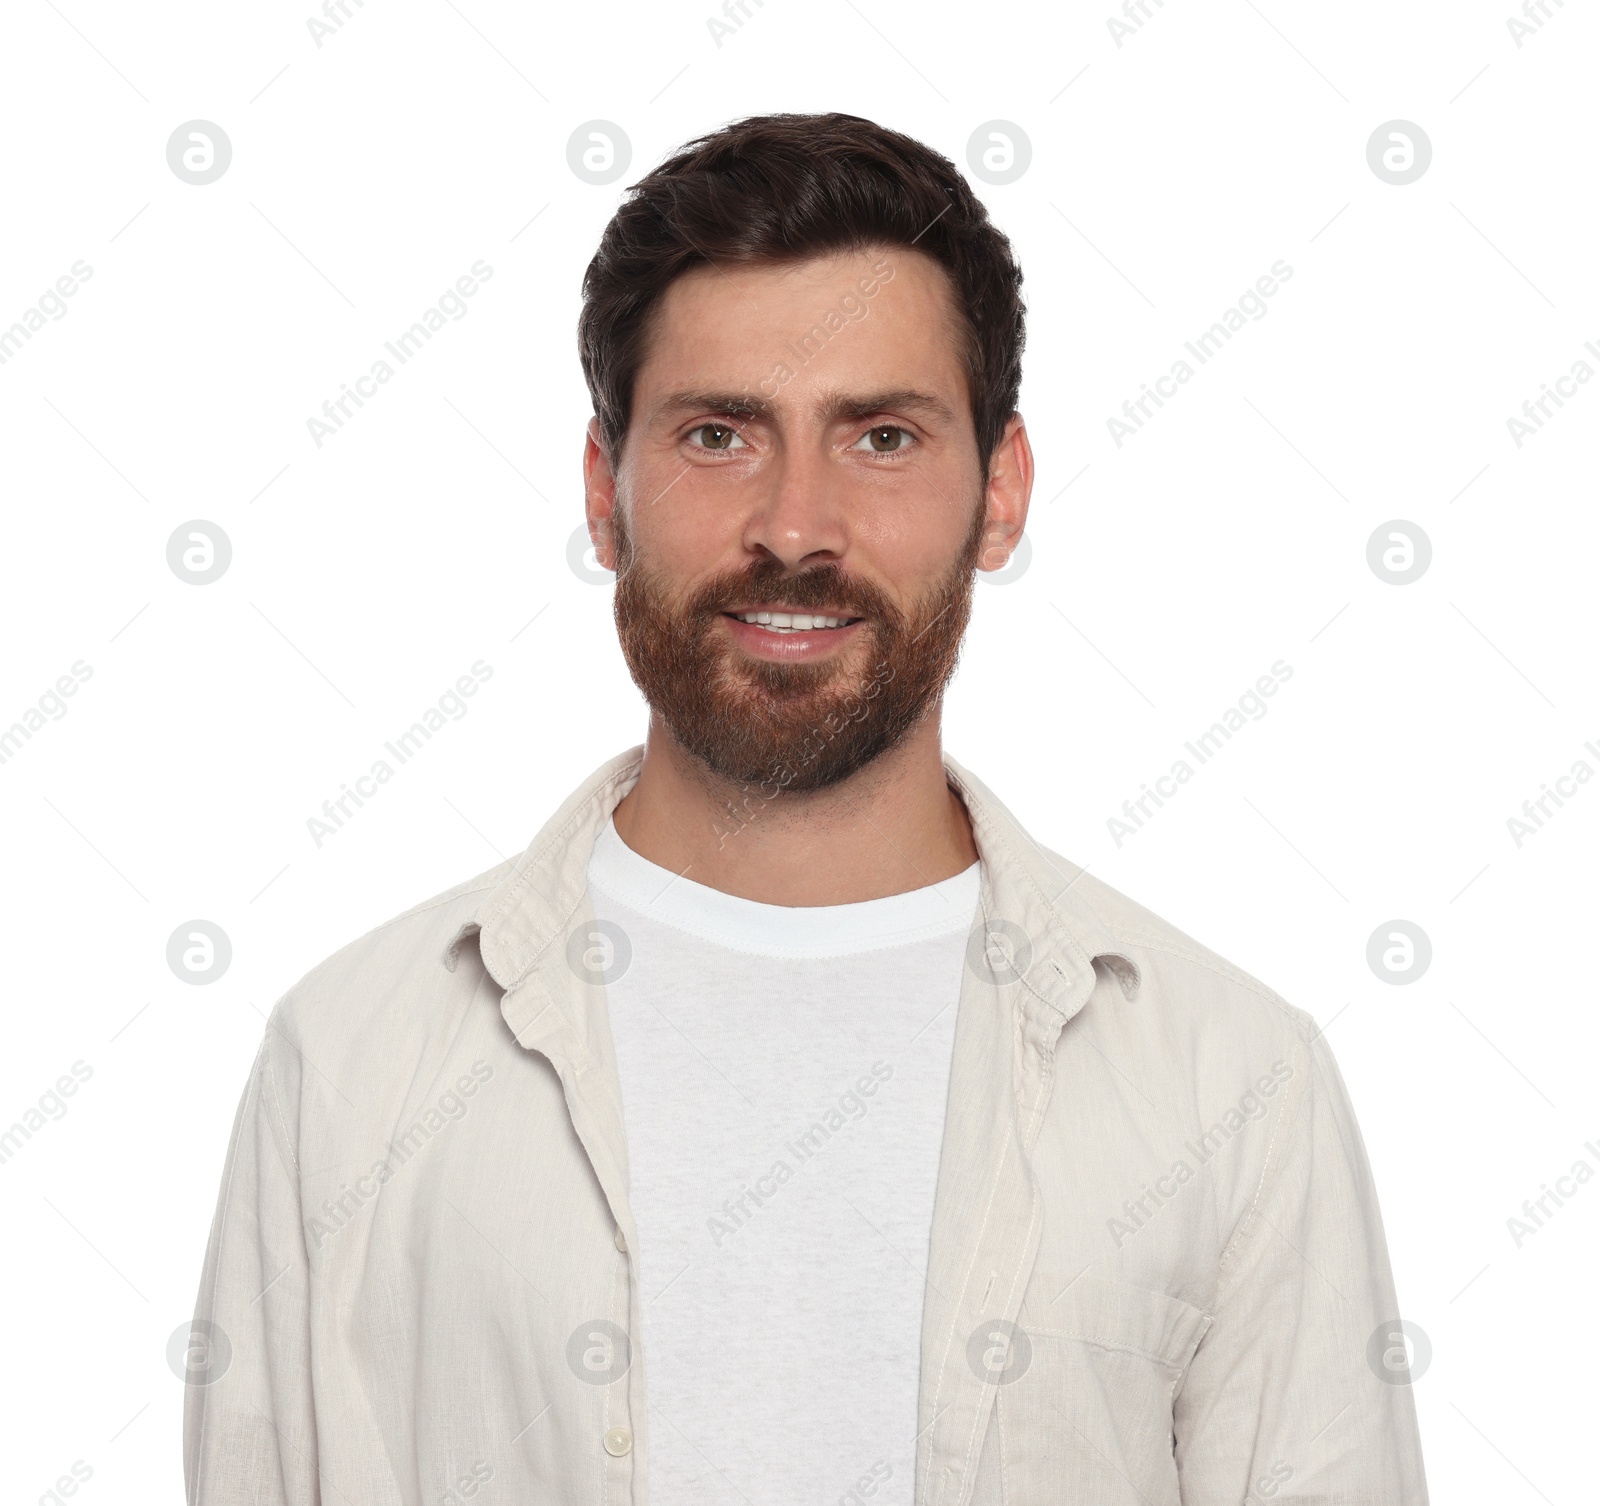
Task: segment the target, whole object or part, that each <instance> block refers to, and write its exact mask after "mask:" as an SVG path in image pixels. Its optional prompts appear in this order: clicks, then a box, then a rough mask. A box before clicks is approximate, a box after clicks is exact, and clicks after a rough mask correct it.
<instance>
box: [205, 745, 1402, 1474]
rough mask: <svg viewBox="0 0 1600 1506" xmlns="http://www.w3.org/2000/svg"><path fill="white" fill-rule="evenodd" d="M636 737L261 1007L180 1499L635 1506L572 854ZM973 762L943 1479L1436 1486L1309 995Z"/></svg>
mask: <svg viewBox="0 0 1600 1506" xmlns="http://www.w3.org/2000/svg"><path fill="white" fill-rule="evenodd" d="M639 759H640V752H639V750H638V749H634V750H633V751H631V752H630V753H627V754H625V755H623V756H622V757H620V758H617V759H614V760H613V761H612V762H610V763H608V764H607V765H605V766H604V767H603V768H602V769H600V770H599V771H598V772H597V773H596V774H595V775H594V776H593V777H592V778H591V779H590V780H589V781H587V782H586V783H585V784H584V786H583V787H582V788H581V789H579V790H578V791H577V792H576V793H575V794H574V795H573V796H572V797H571V798H570V799H569V800H568V801H567V803H566V804H565V805H564V806H562V808H561V809H560V810H559V811H558V812H557V813H556V814H555V816H554V817H552V818H551V820H550V821H549V823H548V824H547V825H546V826H545V828H544V830H543V831H541V832H540V833H539V835H538V836H537V837H536V838H535V839H534V840H533V842H532V844H531V845H530V846H529V848H528V850H527V851H526V852H525V853H524V854H523V855H522V856H521V857H520V858H518V859H516V860H514V861H512V862H508V863H505V864H503V865H501V866H500V867H498V868H495V869H493V870H491V871H490V872H488V873H486V874H484V875H482V876H481V877H479V878H477V879H474V880H471V881H469V882H468V883H466V884H463V885H460V886H459V887H457V888H455V889H452V890H450V891H448V892H447V893H445V894H442V895H440V896H438V897H437V898H435V899H432V900H429V901H428V902H427V903H426V904H423V905H420V906H418V907H417V908H416V909H414V910H411V911H408V912H407V913H406V914H404V915H402V916H400V917H398V918H397V919H395V920H392V921H390V922H388V923H387V924H386V925H383V926H380V927H378V928H377V929H376V930H374V931H372V932H370V933H368V934H367V935H366V936H364V937H362V938H361V939H360V940H358V941H355V942H352V943H351V944H350V945H349V946H347V947H345V948H344V949H343V950H341V951H339V952H336V953H335V954H334V955H333V956H332V957H330V958H328V959H327V960H326V961H325V962H323V963H321V964H319V965H318V966H317V967H316V968H314V969H313V970H312V971H311V972H310V973H309V974H308V975H307V976H306V977H305V978H304V979H303V980H301V982H300V983H298V984H296V985H295V986H294V987H293V988H292V989H290V990H289V992H288V993H287V994H286V995H285V996H284V997H283V999H282V1000H281V1001H280V1002H279V1004H278V1005H277V1007H276V1009H275V1010H274V1011H273V1014H272V1017H271V1021H270V1023H269V1026H268V1029H267V1031H266V1035H265V1038H264V1040H263V1042H262V1046H261V1050H260V1053H259V1054H258V1056H257V1058H256V1063H255V1067H254V1069H253V1071H252V1073H251V1077H250V1081H249V1083H248V1085H247V1086H246V1089H245V1093H244V1097H243V1100H242V1102H241V1103H240V1106H239V1112H238V1116H237V1118H236V1120H235V1124H234V1130H233V1137H232V1141H231V1143H230V1146H229V1149H228V1156H227V1164H226V1167H225V1169H224V1173H223V1179H222V1191H221V1196H220V1198H219V1201H218V1206H217V1214H216V1219H215V1222H214V1224H213V1227H212V1232H211V1240H210V1244H209V1248H208V1250H207V1255H206V1263H205V1270H204V1273H203V1276H202V1279H201V1286H200V1296H199V1302H198V1306H197V1311H196V1320H195V1322H196V1329H197V1332H196V1335H195V1340H194V1342H193V1344H192V1345H191V1350H190V1358H189V1365H190V1369H189V1388H188V1395H187V1407H186V1413H185V1427H184V1453H185V1468H186V1474H187V1478H188V1488H189V1499H190V1501H191V1503H198V1506H267V1503H271V1506H277V1503H283V1506H289V1503H295V1506H305V1503H325V1506H332V1503H336V1502H345V1503H349V1506H379V1503H382V1506H430V1503H435V1502H438V1503H446V1506H458V1503H464V1502H466V1501H468V1500H472V1501H474V1503H475V1506H476V1501H477V1498H478V1497H480V1496H481V1497H482V1502H483V1506H513V1503H515V1506H523V1503H525V1502H560V1503H563V1506H619V1503H624V1502H626V1503H631V1506H644V1503H645V1500H646V1492H645V1480H646V1463H645V1461H646V1458H647V1451H648V1443H649V1437H650V1427H651V1424H652V1422H654V1421H656V1416H655V1414H652V1412H651V1411H650V1404H649V1392H648V1369H649V1356H648V1355H647V1354H645V1353H644V1352H643V1351H642V1347H641V1346H640V1345H639V1344H638V1343H637V1342H632V1341H630V1338H629V1336H630V1335H637V1334H638V1333H639V1332H640V1330H641V1326H642V1325H641V1321H640V1311H641V1301H642V1294H641V1291H640V1289H639V1283H638V1280H637V1272H636V1268H635V1263H634V1261H633V1260H632V1258H631V1256H630V1253H629V1249H630V1243H631V1242H632V1240H633V1235H634V1228H633V1220H632V1216H631V1214H630V1211H629V1206H628V1196H627V1189H628V1147H627V1143H626V1138H625V1136H624V1133H623V1127H622V1125H623V1121H622V1110H621V1104H620V1093H619V1087H618V1078H617V1069H616V1063H615V1059H614V1055H613V1051H612V1045H611V1037H610V1031H609V1028H608V1024H607V1013H606V996H605V983H604V979H605V971H606V968H607V967H608V966H609V965H611V964H610V962H609V960H608V955H609V954H608V948H607V947H606V945H605V942H604V939H603V938H602V937H598V936H597V934H596V932H595V929H594V923H593V917H592V915H591V914H590V912H589V908H588V901H587V898H586V882H585V875H586V867H587V862H588V857H589V852H590V849H591V848H592V846H593V844H594V840H595V837H596V835H597V834H598V832H599V831H600V829H601V827H602V826H603V825H604V823H605V822H606V820H607V819H608V817H609V816H610V813H611V811H612V809H613V807H614V806H615V805H616V804H617V802H618V801H619V800H620V799H621V798H622V797H623V795H624V794H626V793H627V791H628V790H629V789H630V788H631V787H632V784H633V782H634V781H635V780H636V779H637V777H638V770H639ZM947 771H948V774H949V777H950V781H951V784H952V786H953V787H954V788H955V790H956V792H957V793H958V794H959V795H960V796H961V798H962V799H963V801H964V802H965V804H966V808H967V811H968V814H969V816H970V818H971V821H972V827H973V835H974V839H975V841H976V843H977V847H978V852H979V856H980V858H981V859H982V862H983V886H982V890H981V893H980V900H979V911H980V921H979V923H978V924H976V925H975V926H974V929H973V935H972V939H971V942H970V944H969V947H968V952H967V963H968V965H967V970H966V976H965V979H964V982H963V988H962V993H961V998H960V1003H959V1005H958V1009H957V1018H956V1030H955V1046H954V1057H953V1061H952V1065H951V1080H950V1093H949V1104H948V1110H947V1116H946V1121H945V1127H944V1138H943V1144H942V1148H941V1153H940V1162H939V1174H938V1183H937V1189H936V1194H935V1204H934V1217H933V1227H932V1231H931V1237H930V1243H929V1251H928V1276H927V1284H926V1289H925V1292H924V1302H923V1312H922V1325H921V1355H920V1379H919V1389H918V1412H917V1416H918V1424H919V1432H918V1437H917V1440H916V1455H915V1457H916V1465H915V1472H916V1479H915V1486H916V1500H917V1502H918V1503H920V1506H967V1503H969V1502H970V1503H972V1506H1001V1503H1002V1502H1004V1503H1018V1506H1026V1503H1047V1502H1048V1503H1052V1506H1054V1503H1074V1506H1076V1503H1080V1502H1081V1503H1084V1506H1090V1503H1093V1506H1106V1503H1112V1502H1121V1501H1127V1502H1129V1503H1136V1502H1140V1501H1142V1502H1144V1503H1145V1506H1179V1503H1182V1506H1240V1503H1241V1502H1247V1501H1253V1502H1267V1501H1273V1500H1278V1499H1282V1500H1291V1501H1300V1502H1306V1503H1311V1502H1316V1503H1319V1506H1320V1503H1328V1506H1332V1503H1346V1502H1349V1503H1356V1502H1359V1503H1362V1506H1380V1503H1381V1506H1424V1503H1425V1502H1426V1500H1427V1495H1426V1488H1425V1485H1424V1480H1423V1467H1422V1458H1421V1451H1420V1447H1419V1442H1418V1436H1417V1425H1416V1414H1415V1409H1414V1406H1413V1403H1412V1398H1411V1394H1410V1387H1409V1385H1408V1384H1406V1379H1407V1377H1406V1372H1405V1370H1404V1368H1403V1355H1404V1347H1403V1341H1402V1340H1400V1338H1399V1312H1398V1308H1397V1303H1396V1299H1395V1294H1394V1287H1393V1283H1392V1280H1391V1277H1390V1271H1389V1262H1388V1256H1387V1252H1386V1250H1385V1246H1384V1238H1383V1228H1382V1222H1381V1219H1380V1216H1379V1212H1378V1204H1377V1198H1376V1194H1375V1191H1374V1188H1373V1185H1372V1178H1371V1173H1370V1170H1369V1168H1368V1164H1367V1158H1366V1153H1365V1150H1364V1148H1363V1146H1362V1143H1361V1136H1360V1132H1359V1130H1358V1129H1357V1126H1356V1123H1355V1119H1354V1115H1353V1112H1352V1110H1351V1106H1350V1101H1349V1097H1348V1094H1347V1093H1346V1090H1345V1087H1344V1084H1343V1082H1342V1081H1341V1079H1340V1076H1339V1073H1338V1069H1337V1067H1336V1066H1335V1064H1334V1061H1333V1057H1332V1055H1331V1053H1330V1051H1329V1049H1328V1046H1327V1042H1326V1040H1325V1039H1324V1038H1323V1037H1322V1036H1321V1034H1320V1033H1319V1032H1318V1031H1317V1029H1316V1026H1315V1023H1314V1022H1313V1021H1312V1019H1311V1018H1310V1016H1309V1015H1307V1014H1306V1013H1304V1012H1303V1011H1301V1010H1298V1009H1295V1008H1293V1007H1292V1006H1290V1005H1289V1004H1287V1003H1285V1002H1284V1001H1283V1000H1282V999H1280V998H1279V997H1278V996H1277V995H1276V994H1274V993H1273V992H1272V991H1271V990H1270V989H1268V988H1266V987H1264V986H1263V985H1262V984H1260V983H1258V982H1256V981H1255V980H1254V979H1253V978H1251V977H1249V976H1248V975H1247V974H1245V973H1243V972H1241V971H1240V970H1239V969H1238V968H1236V967H1233V966H1232V965H1230V964H1229V963H1227V962H1225V961H1224V960H1223V959H1221V958H1220V957H1217V956H1216V955H1214V954H1213V953H1211V952H1209V951H1207V950H1206V949H1205V948H1204V947H1202V946H1201V945H1199V944H1198V943H1197V942H1194V941H1192V940H1190V938H1188V937H1187V936H1185V935H1183V934H1182V933H1181V932H1179V931H1177V930H1175V929H1174V928H1173V927H1172V926H1170V925H1167V924H1166V923H1165V922H1163V921H1161V920H1160V919H1158V918H1157V917H1156V916H1154V915H1152V914H1150V913H1149V912H1148V911H1146V910H1144V909H1142V908H1141V907H1140V906H1138V905H1137V904H1135V903H1134V902H1133V901H1131V900H1129V899H1127V898H1126V897H1124V896H1123V895H1121V894H1119V893H1117V892H1116V891H1115V890H1113V889H1111V888H1109V887H1108V886H1107V885H1105V884H1102V883H1100V882H1098V881H1097V880H1095V879H1093V878H1091V877H1090V876H1088V875H1087V874H1085V873H1082V872H1081V871H1080V870H1079V869H1077V868H1076V867H1075V866H1074V865H1072V864H1070V863H1068V862H1067V861H1066V860H1065V859H1063V858H1060V857H1057V856H1055V855H1053V854H1051V853H1048V852H1046V851H1044V850H1043V849H1042V848H1040V847H1039V846H1038V845H1037V844H1036V843H1034V842H1033V840H1032V839H1031V838H1029V837H1028V835H1027V834H1026V833H1025V832H1024V831H1023V830H1022V829H1021V828H1020V827H1019V826H1018V825H1017V823H1016V822H1015V820H1014V819H1013V818H1012V817H1011V815H1010V814H1009V813H1008V812H1007V811H1006V810H1005V809H1004V807H1003V806H1001V805H1000V804H999V803H998V802H997V801H996V800H995V799H994V797H993V796H992V795H991V794H990V793H989V792H988V791H987V790H986V789H985V788H984V787H983V785H981V784H980V783H979V782H978V781H977V780H976V779H974V778H973V777H972V776H971V775H970V774H968V773H966V772H965V771H964V770H963V769H961V768H960V767H959V766H958V765H956V764H955V763H953V762H947ZM716 1323H717V1314H715V1313H707V1314H706V1363H708V1364H715V1363H717V1344H716ZM1397 1356H1399V1358H1398V1359H1397ZM850 1362H851V1356H850V1353H849V1349H848V1345H847V1344H842V1345H841V1349H840V1353H839V1356H838V1363H840V1364H849V1363H850ZM815 1383H816V1384H817V1385H819V1386H826V1385H827V1384H828V1383H829V1377H828V1376H827V1375H826V1374H819V1375H818V1376H817V1377H816V1382H815ZM850 1462H851V1461H841V1464H842V1465H847V1464H849V1463H850ZM737 1486H738V1481H737V1480H736V1479H730V1480H729V1481H728V1488H727V1498H728V1500H729V1501H730V1502H731V1501H738V1500H739V1499H740V1495H739V1491H738V1488H737ZM877 1486H878V1482H877V1481H876V1480H875V1479H873V1478H872V1477H871V1475H870V1474H864V1475H863V1477H862V1479H861V1480H860V1481H857V1482H853V1483H852V1484H851V1485H850V1486H849V1487H847V1488H848V1489H849V1490H850V1491H851V1492H852V1493H853V1495H852V1494H845V1492H844V1491H843V1490H841V1492H840V1496H841V1498H842V1499H845V1500H851V1501H852V1506H855V1503H860V1506H868V1503H870V1500H871V1497H872V1495H873V1494H874V1492H875V1491H876V1489H877ZM662 1506H677V1503H662ZM705 1506H716V1503H714V1502H708V1503H705ZM761 1506H767V1503H761ZM819 1506H821V1503H819Z"/></svg>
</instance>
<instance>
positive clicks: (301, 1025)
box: [267, 858, 517, 1061]
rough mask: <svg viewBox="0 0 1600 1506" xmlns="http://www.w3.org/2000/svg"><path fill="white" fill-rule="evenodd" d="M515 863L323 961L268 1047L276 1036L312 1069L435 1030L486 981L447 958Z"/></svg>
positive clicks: (285, 1007)
mask: <svg viewBox="0 0 1600 1506" xmlns="http://www.w3.org/2000/svg"><path fill="white" fill-rule="evenodd" d="M516 863H517V860H516V859H514V858H513V859H508V860H507V861H505V862H503V863H500V864H497V865H496V866H495V867H493V868H490V869H488V870H486V871H485V872H483V873H480V874H477V875H476V876H474V877H473V878H470V879H465V880H463V881H462V882H460V883H458V884H455V885H452V886H451V887H450V888H449V889H446V890H444V891H443V892H441V893H439V894H435V895H433V896H431V897H430V898H428V899H425V900H423V901H421V902H420V903H419V904H415V905H412V906H411V908H410V909H408V910H403V911H402V912H401V913H400V914H398V915H396V916H394V917H392V918H391V919H389V920H386V921H384V922H383V923H382V924H381V925H376V926H374V927H373V928H372V929H371V930H370V931H367V932H366V933H365V934H364V935H361V936H358V937H357V938H356V939H355V940H353V941H350V942H347V943H346V944H345V945H344V946H342V947H340V948H339V949H338V951H336V952H333V953H331V954H330V955H329V956H327V957H325V958H323V960H322V961H321V962H319V963H317V964H316V966H315V967H313V968H311V969H310V971H308V972H307V973H306V974H305V976H304V977H302V978H301V979H299V981H298V982H296V983H295V984H293V985H292V986H291V987H290V988H289V989H288V990H287V991H286V992H285V993H284V995H283V996H282V998H280V999H279V1000H278V1003H277V1005H276V1007H275V1008H274V1009H273V1011H272V1016H271V1019H270V1020H269V1022H268V1030H267V1033H268V1036H269V1039H270V1038H271V1037H273V1036H274V1035H276V1036H278V1037H279V1038H280V1039H281V1040H282V1042H283V1043H284V1044H285V1045H287V1046H290V1047H292V1048H294V1049H295V1050H296V1051H297V1052H301V1051H303V1052H304V1053H305V1056H306V1059H307V1060H308V1061H313V1060H315V1059H316V1058H317V1054H318V1052H319V1051H321V1052H323V1053H324V1054H327V1055H329V1056H336V1055H338V1054H340V1053H342V1052H344V1051H347V1050H349V1049H352V1048H355V1047H357V1046H360V1045H362V1044H369V1043H370V1040H371V1038H372V1037H374V1036H378V1035H382V1036H387V1037H391V1038H393V1037H396V1036H398V1037H404V1036H407V1035H411V1034H413V1033H414V1032H415V1031H417V1030H423V1031H426V1030H427V1029H429V1028H430V1022H431V1021H432V1020H434V1019H436V1018H437V1017H438V1016H439V1015H440V1013H441V1012H442V1011H445V1010H447V1008H448V1005H449V1002H450V1000H451V999H452V998H454V997H455V996H456V995H457V994H459V993H460V992H461V991H462V990H463V989H466V990H468V991H469V993H470V992H471V991H475V990H476V988H477V986H478V983H479V982H480V981H481V977H482V969H481V968H476V969H474V968H466V967H460V968H458V967H456V966H455V965H454V960H453V959H451V958H447V956H446V953H447V951H448V949H449V948H450V945H451V943H452V942H453V941H454V940H455V938H456V936H457V935H458V933H459V932H460V930H461V927H462V926H463V925H464V924H466V923H467V922H468V921H469V920H471V919H472V918H473V917H474V915H475V914H476V913H477V910H478V907H479V906H480V905H481V904H482V902H483V900H484V898H485V897H486V896H487V895H489V894H490V893H492V892H493V891H494V890H495V889H496V888H497V887H498V886H499V885H500V884H501V883H502V882H503V881H504V880H505V879H506V878H507V877H508V876H509V875H510V873H511V872H512V871H513V869H514V868H515V867H516Z"/></svg>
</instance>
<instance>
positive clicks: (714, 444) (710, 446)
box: [687, 423, 749, 450]
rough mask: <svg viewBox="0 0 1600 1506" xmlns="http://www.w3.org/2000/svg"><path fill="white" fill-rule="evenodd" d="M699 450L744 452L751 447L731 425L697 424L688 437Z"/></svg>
mask: <svg viewBox="0 0 1600 1506" xmlns="http://www.w3.org/2000/svg"><path fill="white" fill-rule="evenodd" d="M687 437H688V438H689V439H690V440H691V441H692V443H693V445H694V448H695V449H697V450H744V449H748V448H749V446H748V445H747V444H746V443H745V441H744V438H743V436H742V435H741V434H740V433H739V431H738V430H737V429H735V428H733V427H732V425H730V424H718V423H710V424H696V425H695V427H694V428H692V429H691V430H690V431H689V433H688V436H687Z"/></svg>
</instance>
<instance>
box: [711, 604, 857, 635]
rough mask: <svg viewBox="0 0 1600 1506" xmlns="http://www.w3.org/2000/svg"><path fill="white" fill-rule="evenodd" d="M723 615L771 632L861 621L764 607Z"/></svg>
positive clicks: (840, 626) (810, 628) (807, 629)
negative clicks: (772, 609)
mask: <svg viewBox="0 0 1600 1506" xmlns="http://www.w3.org/2000/svg"><path fill="white" fill-rule="evenodd" d="M722 615H723V616H724V617H731V618H733V620H734V621H735V622H747V623H749V624H751V625H752V626H754V627H764V628H765V629H766V630H767V631H768V632H769V633H814V632H817V631H819V630H823V631H825V630H827V629H830V628H843V627H849V626H850V625H851V624H852V623H856V622H860V621H861V619H860V618H859V617H848V616H833V615H830V614H828V613H825V612H781V611H768V610H766V609H764V608H761V609H756V610H753V611H748V612H724V613H723V614H722Z"/></svg>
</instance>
